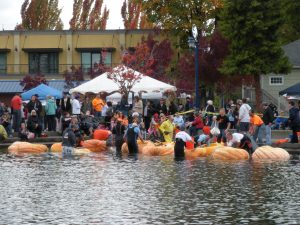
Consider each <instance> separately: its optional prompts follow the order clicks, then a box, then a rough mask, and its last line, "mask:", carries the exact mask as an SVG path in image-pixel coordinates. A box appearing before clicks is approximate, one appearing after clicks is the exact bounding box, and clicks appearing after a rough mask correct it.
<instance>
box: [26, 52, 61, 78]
mask: <svg viewBox="0 0 300 225" xmlns="http://www.w3.org/2000/svg"><path fill="white" fill-rule="evenodd" d="M29 73H30V74H35V73H42V74H54V73H58V53H57V52H49V53H47V52H43V53H39V52H33V53H29Z"/></svg>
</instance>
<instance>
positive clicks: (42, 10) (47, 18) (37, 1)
mask: <svg viewBox="0 0 300 225" xmlns="http://www.w3.org/2000/svg"><path fill="white" fill-rule="evenodd" d="M60 14H61V9H59V8H58V0H24V2H23V4H22V7H21V18H22V22H21V23H20V24H18V25H17V26H16V29H17V30H62V29H63V23H62V20H61V18H60Z"/></svg>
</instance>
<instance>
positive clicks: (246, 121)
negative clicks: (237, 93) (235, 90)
mask: <svg viewBox="0 0 300 225" xmlns="http://www.w3.org/2000/svg"><path fill="white" fill-rule="evenodd" d="M250 110H251V107H250V106H249V105H248V104H247V99H245V98H244V99H243V100H242V105H241V107H240V109H239V120H238V124H239V131H240V132H242V133H247V132H248V131H249V128H250V115H249V113H250Z"/></svg>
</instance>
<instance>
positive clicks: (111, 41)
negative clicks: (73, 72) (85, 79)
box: [0, 30, 166, 79]
mask: <svg viewBox="0 0 300 225" xmlns="http://www.w3.org/2000/svg"><path fill="white" fill-rule="evenodd" d="M153 32H154V31H153V30H104V31H70V30H65V31H1V32H0V76H1V77H0V79H13V78H14V77H17V76H18V75H19V76H20V75H21V76H22V75H25V74H37V73H41V74H44V75H46V77H47V78H48V79H51V78H54V79H55V78H59V77H60V78H62V77H61V76H58V75H61V74H63V73H64V72H65V71H67V70H70V68H71V67H81V68H82V70H83V72H84V73H88V72H89V71H91V70H92V69H93V67H95V65H97V64H98V63H100V62H103V63H104V64H105V65H107V66H112V67H113V66H115V65H118V64H119V63H120V60H121V57H122V54H126V49H131V48H134V47H136V46H137V44H138V43H140V42H141V38H142V37H145V38H146V37H147V36H148V34H150V33H153ZM165 37H166V35H164V34H160V35H158V36H155V39H158V40H159V39H163V38H165Z"/></svg>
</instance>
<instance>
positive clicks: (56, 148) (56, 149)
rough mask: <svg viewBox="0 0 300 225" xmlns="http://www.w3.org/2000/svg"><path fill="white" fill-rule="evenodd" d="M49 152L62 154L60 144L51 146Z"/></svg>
mask: <svg viewBox="0 0 300 225" xmlns="http://www.w3.org/2000/svg"><path fill="white" fill-rule="evenodd" d="M50 151H51V152H62V143H61V142H58V143H54V144H53V145H51V148H50Z"/></svg>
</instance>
